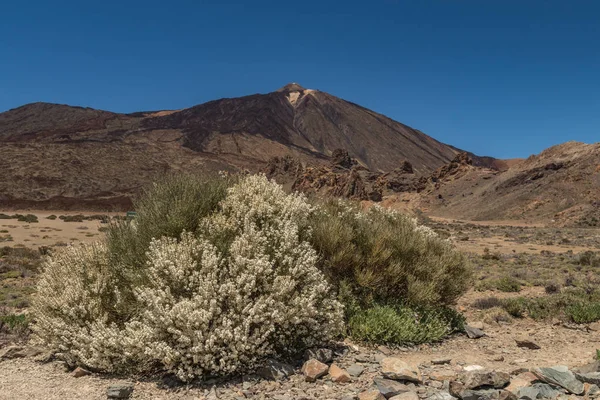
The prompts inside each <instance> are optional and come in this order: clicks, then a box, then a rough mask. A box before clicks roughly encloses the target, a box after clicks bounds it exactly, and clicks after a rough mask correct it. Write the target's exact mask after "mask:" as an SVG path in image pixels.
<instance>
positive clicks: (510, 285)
mask: <svg viewBox="0 0 600 400" xmlns="http://www.w3.org/2000/svg"><path fill="white" fill-rule="evenodd" d="M496 288H497V289H498V290H500V291H501V292H507V293H517V292H520V291H521V283H520V282H519V281H518V280H517V279H515V278H513V277H512V276H505V277H503V278H500V279H499V280H498V281H497V282H496Z"/></svg>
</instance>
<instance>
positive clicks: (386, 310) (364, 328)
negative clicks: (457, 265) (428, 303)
mask: <svg viewBox="0 0 600 400" xmlns="http://www.w3.org/2000/svg"><path fill="white" fill-rule="evenodd" d="M463 329H464V319H463V317H462V316H461V315H460V314H458V313H456V312H455V311H453V310H451V309H449V308H433V309H431V308H421V309H419V308H411V307H404V306H379V305H376V306H372V307H370V308H367V309H365V310H363V311H359V312H358V313H356V314H355V315H353V316H351V317H350V319H349V321H348V332H349V334H350V335H351V336H352V337H353V338H355V339H358V340H362V341H365V342H370V343H385V344H394V345H407V344H420V343H428V342H436V341H439V340H442V339H443V338H445V337H446V336H448V335H450V334H452V333H454V332H458V331H462V330H463Z"/></svg>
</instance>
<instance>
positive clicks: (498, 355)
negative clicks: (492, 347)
mask: <svg viewBox="0 0 600 400" xmlns="http://www.w3.org/2000/svg"><path fill="white" fill-rule="evenodd" d="M490 360H492V361H497V362H502V361H504V356H503V355H502V354H497V355H495V356H492V357H491V358H490Z"/></svg>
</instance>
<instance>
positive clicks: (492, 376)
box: [464, 371, 510, 389]
mask: <svg viewBox="0 0 600 400" xmlns="http://www.w3.org/2000/svg"><path fill="white" fill-rule="evenodd" d="M509 383H510V375H509V374H508V373H506V372H495V371H471V372H467V373H466V374H465V376H464V385H465V386H464V388H465V389H478V388H481V387H490V386H491V387H494V388H496V389H502V388H503V387H505V386H506V385H508V384H509Z"/></svg>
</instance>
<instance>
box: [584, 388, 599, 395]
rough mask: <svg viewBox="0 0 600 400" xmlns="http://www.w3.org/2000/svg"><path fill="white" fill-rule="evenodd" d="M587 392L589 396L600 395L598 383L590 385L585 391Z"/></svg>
mask: <svg viewBox="0 0 600 400" xmlns="http://www.w3.org/2000/svg"><path fill="white" fill-rule="evenodd" d="M585 394H586V395H587V396H589V397H598V396H600V388H599V387H598V385H589V387H588V388H587V389H586V391H585Z"/></svg>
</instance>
